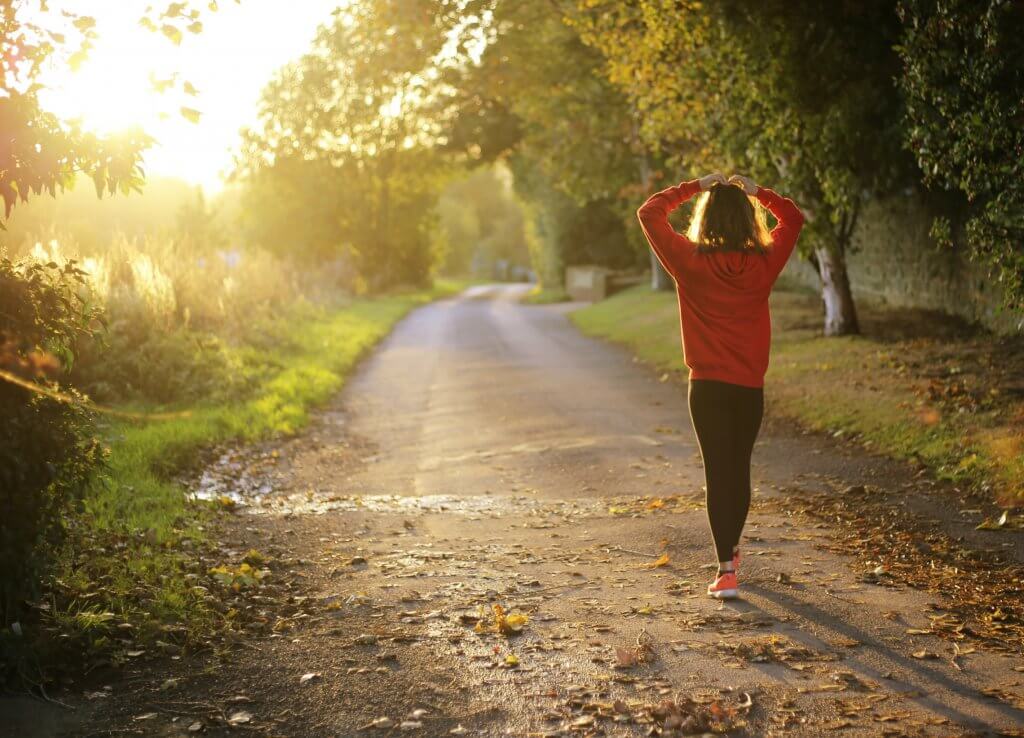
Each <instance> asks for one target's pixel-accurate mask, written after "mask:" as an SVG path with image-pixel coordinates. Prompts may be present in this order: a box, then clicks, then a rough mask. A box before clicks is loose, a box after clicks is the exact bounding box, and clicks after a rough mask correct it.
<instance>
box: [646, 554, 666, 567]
mask: <svg viewBox="0 0 1024 738" xmlns="http://www.w3.org/2000/svg"><path fill="white" fill-rule="evenodd" d="M668 563H669V558H668V554H667V553H663V554H662V555H661V556H659V557H658V558H657V559H656V560H654V561H650V562H648V563H646V564H640V568H641V569H657V568H659V567H662V566H668Z"/></svg>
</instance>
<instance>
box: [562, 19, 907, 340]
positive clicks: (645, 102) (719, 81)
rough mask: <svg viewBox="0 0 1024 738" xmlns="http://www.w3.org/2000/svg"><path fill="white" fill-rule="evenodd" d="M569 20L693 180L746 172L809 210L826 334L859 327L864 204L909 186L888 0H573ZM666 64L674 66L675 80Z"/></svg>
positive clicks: (652, 140) (809, 246)
mask: <svg viewBox="0 0 1024 738" xmlns="http://www.w3.org/2000/svg"><path fill="white" fill-rule="evenodd" d="M578 8H579V10H578V14H577V20H576V23H577V24H578V25H579V26H580V27H581V28H582V32H583V38H584V39H585V40H586V41H587V42H588V43H592V44H594V45H595V46H596V47H597V48H599V49H601V51H602V53H604V55H605V56H606V57H607V58H608V70H609V72H608V73H609V78H610V79H611V80H612V81H613V82H614V83H615V84H617V85H619V86H620V87H621V88H622V89H623V91H624V92H625V93H626V94H627V95H628V96H629V98H630V99H631V100H632V101H633V103H634V105H635V106H636V108H637V110H638V111H639V112H640V114H641V116H642V117H643V121H642V124H641V128H640V135H641V136H642V138H643V139H644V141H645V142H646V143H647V145H648V146H649V147H651V149H652V150H653V151H655V152H666V155H667V157H666V158H667V161H668V163H669V164H670V165H677V166H680V167H682V166H684V165H685V166H686V168H687V169H689V171H690V173H691V175H696V174H699V173H702V172H703V170H706V169H709V168H716V169H717V168H722V167H723V166H726V167H731V168H735V169H739V170H747V171H748V172H749V173H750V174H751V175H752V176H754V177H755V178H756V179H759V180H761V181H764V182H770V183H773V184H774V185H775V186H776V187H778V188H779V189H781V190H784V191H786V192H787V193H792V195H793V196H794V197H795V199H797V201H798V202H799V203H800V205H801V207H802V208H803V209H804V210H805V212H806V214H807V216H808V227H807V228H806V230H805V236H804V238H803V239H802V240H801V243H802V244H803V245H804V247H803V249H802V250H803V251H804V252H805V253H806V254H807V255H808V257H809V258H810V260H811V262H812V264H814V266H815V267H816V269H817V271H818V274H819V276H820V277H821V281H822V299H823V303H824V308H825V325H824V332H825V333H826V335H838V334H843V333H856V332H857V331H858V330H859V328H858V323H857V316H856V310H855V307H854V302H853V298H852V293H851V290H850V284H849V278H848V275H847V271H846V255H847V252H848V251H849V249H850V248H851V239H852V236H853V232H854V229H855V227H856V224H857V220H858V217H859V215H860V212H861V206H862V203H863V202H864V199H865V198H866V197H870V196H872V195H878V194H882V193H885V192H887V191H889V190H891V189H892V188H893V187H894V186H895V185H896V184H897V183H902V182H904V181H906V180H907V179H908V177H909V176H910V172H911V169H912V168H911V166H910V163H909V160H908V158H907V157H906V156H905V155H904V154H903V152H902V151H901V147H900V140H901V134H900V131H899V127H898V124H899V120H900V110H901V107H900V106H901V102H900V99H899V95H898V92H897V90H896V88H895V86H894V84H893V78H894V76H895V74H896V73H897V72H898V69H899V65H898V59H897V58H896V55H895V53H894V52H893V50H892V48H891V46H892V45H893V44H894V43H895V42H896V40H897V39H898V35H899V28H898V20H897V19H896V17H895V13H894V12H893V7H892V3H890V2H882V1H881V0H879V1H877V2H871V3H840V4H836V5H835V6H834V7H831V8H830V10H829V12H828V13H822V12H821V7H820V4H818V3H813V2H809V1H807V2H788V1H787V2H782V0H767V1H766V2H761V3H749V2H740V1H739V0H726V1H723V2H720V3H714V4H710V3H700V2H696V1H692V2H691V1H690V0H687V1H686V2H682V3H680V2H677V1H676V0H641V2H638V3H632V4H622V3H615V2H611V0H585V1H584V0H581V2H580V3H579V5H578ZM668 70H671V71H670V72H669V71H668Z"/></svg>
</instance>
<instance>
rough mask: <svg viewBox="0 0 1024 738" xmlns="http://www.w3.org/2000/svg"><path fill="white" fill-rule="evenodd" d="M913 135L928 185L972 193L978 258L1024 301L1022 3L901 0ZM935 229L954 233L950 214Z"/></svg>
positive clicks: (1007, 295)
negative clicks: (1023, 245)
mask: <svg viewBox="0 0 1024 738" xmlns="http://www.w3.org/2000/svg"><path fill="white" fill-rule="evenodd" d="M898 7H899V15H900V18H901V20H902V22H903V38H902V40H901V42H900V45H899V46H898V50H899V54H900V58H901V59H902V62H903V66H904V70H903V74H902V75H901V76H900V87H901V89H902V90H903V93H904V95H905V96H906V101H907V111H906V117H907V123H908V125H907V127H906V130H907V143H908V146H909V148H910V150H911V151H912V152H913V154H914V156H915V158H916V159H917V163H918V164H919V165H920V167H921V170H922V171H923V172H924V181H925V183H926V184H928V185H930V186H933V187H936V188H941V189H944V190H947V191H951V192H956V193H960V194H961V195H962V196H963V197H964V199H966V201H967V207H966V213H964V215H965V223H964V240H965V245H966V246H967V251H968V254H969V256H970V258H971V259H973V260H975V261H979V262H981V263H982V264H984V265H986V266H987V267H988V270H989V274H990V276H993V277H994V278H995V279H996V281H997V282H999V283H1000V284H1001V285H1002V287H1003V297H1004V305H1005V306H1006V307H1008V308H1011V309H1021V308H1024V247H1022V244H1024V7H1022V6H1021V4H1020V3H1014V2H1010V1H1009V0H984V1H982V2H975V1H973V0H972V1H967V0H901V2H899V4H898ZM933 235H934V236H935V237H936V238H937V239H938V240H939V242H940V243H942V244H944V245H947V246H949V245H951V244H952V242H953V235H954V228H953V223H952V219H951V218H950V217H948V216H943V217H940V218H938V219H937V220H936V223H935V227H934V228H933Z"/></svg>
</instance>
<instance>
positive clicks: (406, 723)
mask: <svg viewBox="0 0 1024 738" xmlns="http://www.w3.org/2000/svg"><path fill="white" fill-rule="evenodd" d="M422 727H423V723H421V722H420V721H419V720H403V721H402V722H401V723H400V724H399V726H398V729H399V730H419V729H420V728H422Z"/></svg>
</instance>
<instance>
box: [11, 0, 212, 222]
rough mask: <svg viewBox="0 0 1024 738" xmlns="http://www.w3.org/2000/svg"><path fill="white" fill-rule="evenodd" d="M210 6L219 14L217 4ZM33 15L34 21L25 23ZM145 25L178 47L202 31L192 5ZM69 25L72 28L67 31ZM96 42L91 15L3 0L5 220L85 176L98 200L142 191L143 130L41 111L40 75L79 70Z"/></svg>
mask: <svg viewBox="0 0 1024 738" xmlns="http://www.w3.org/2000/svg"><path fill="white" fill-rule="evenodd" d="M209 6H210V8H211V9H213V8H215V7H216V3H209ZM29 16H30V17H32V18H33V20H31V21H27V20H25V18H26V17H29ZM140 22H141V24H142V25H144V26H145V27H147V28H149V29H150V30H152V31H155V32H159V33H161V34H162V35H164V36H166V37H167V38H168V39H170V40H171V41H173V42H174V43H180V42H181V38H182V36H183V34H184V33H186V32H187V33H199V32H201V31H202V27H203V26H202V21H201V20H200V11H199V10H198V9H197V8H195V7H192V6H191V4H190V3H187V2H172V3H169V4H167V5H166V6H165V7H164V8H163V10H159V9H157V8H153V7H152V6H150V7H148V8H147V10H146V12H145V14H144V15H143V16H142V18H141V21H140ZM65 26H70V28H71V29H73V31H72V30H67V31H66V30H65V28H64V27H65ZM69 33H71V34H72V36H69V35H68V34H69ZM95 37H96V21H95V19H94V18H92V17H91V16H87V15H81V14H75V13H70V12H67V11H61V12H60V13H59V14H58V13H56V12H55V11H52V10H50V8H49V7H48V6H47V3H46V2H45V0H36V2H31V1H27V2H21V3H12V2H3V3H0V200H3V205H4V215H3V219H4V220H5V219H7V218H9V217H10V215H11V210H12V208H13V207H14V205H15V203H17V202H19V201H20V202H27V201H28V199H29V197H30V196H33V195H40V194H42V193H44V192H46V193H48V194H49V195H51V196H54V195H55V194H56V192H57V190H61V191H63V190H64V189H65V188H67V187H69V186H71V185H72V184H73V183H74V181H75V178H76V176H77V175H78V174H79V173H84V174H86V175H88V176H89V177H90V178H91V179H92V181H93V183H94V184H95V186H96V194H97V195H98V196H100V197H102V196H103V195H104V194H105V193H111V194H112V193H115V192H121V193H123V194H127V193H129V192H131V191H133V190H136V191H137V190H138V189H139V187H140V185H141V184H142V181H143V171H142V166H141V159H142V152H143V151H145V149H147V148H148V147H149V146H150V145H151V144H152V143H153V141H152V139H151V138H150V137H149V136H147V135H146V134H145V133H144V132H143V131H142V130H140V129H138V128H135V129H130V130H127V131H125V132H123V133H119V134H112V135H108V136H98V135H96V134H93V133H90V132H88V131H86V130H84V129H83V128H82V126H81V125H80V124H79V123H77V122H74V121H65V120H60V119H58V118H57V116H55V115H53V114H52V113H49V112H47V111H45V110H43V109H42V108H41V107H40V103H39V92H40V91H41V90H42V89H43V88H42V85H41V83H40V80H39V77H40V72H41V71H42V69H43V67H44V65H45V64H47V63H48V62H53V61H57V62H64V63H66V64H69V65H71V66H72V67H74V66H77V65H78V64H80V63H81V62H82V61H83V60H84V59H85V58H86V56H87V55H88V53H89V50H90V49H91V48H92V44H93V41H94V39H95ZM172 84H173V83H167V86H171V85H172ZM181 84H182V85H189V83H188V82H185V81H182V82H181ZM189 87H191V85H189ZM182 114H183V115H186V116H187V117H189V118H195V116H196V115H197V113H196V111H194V110H191V109H189V108H182ZM2 225H3V224H2V222H0V227H2Z"/></svg>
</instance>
